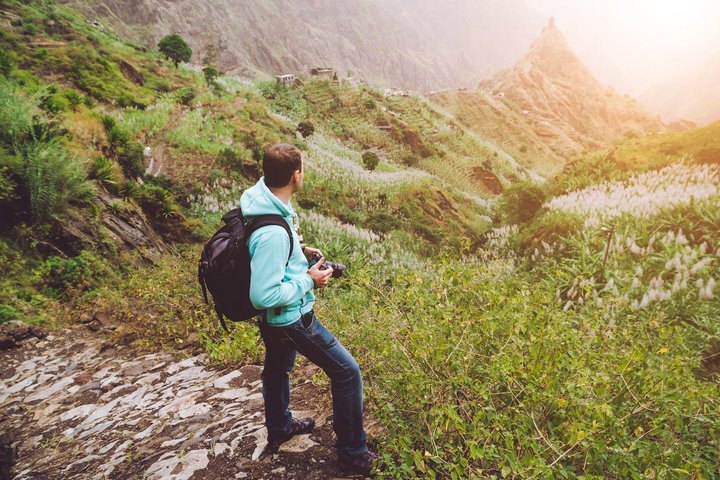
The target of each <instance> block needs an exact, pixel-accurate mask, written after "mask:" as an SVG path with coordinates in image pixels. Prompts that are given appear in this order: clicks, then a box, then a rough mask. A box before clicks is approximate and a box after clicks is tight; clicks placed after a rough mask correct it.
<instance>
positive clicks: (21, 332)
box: [8, 322, 30, 342]
mask: <svg viewBox="0 0 720 480" xmlns="http://www.w3.org/2000/svg"><path fill="white" fill-rule="evenodd" d="M9 327H10V328H9V329H8V333H9V334H10V335H12V336H13V337H14V338H15V341H16V342H19V341H20V340H24V339H26V338H28V337H29V336H30V327H29V326H27V325H25V324H24V323H22V322H17V323H15V322H13V324H10V325H9Z"/></svg>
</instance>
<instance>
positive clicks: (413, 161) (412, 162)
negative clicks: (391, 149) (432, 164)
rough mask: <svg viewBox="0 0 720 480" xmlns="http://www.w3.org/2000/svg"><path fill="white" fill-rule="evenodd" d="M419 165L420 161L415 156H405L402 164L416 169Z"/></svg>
mask: <svg viewBox="0 0 720 480" xmlns="http://www.w3.org/2000/svg"><path fill="white" fill-rule="evenodd" d="M418 163H420V159H418V158H417V157H416V156H415V155H405V156H404V157H403V159H402V164H403V165H405V166H406V167H415V166H417V164H418Z"/></svg>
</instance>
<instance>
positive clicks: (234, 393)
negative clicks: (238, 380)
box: [210, 388, 248, 400]
mask: <svg viewBox="0 0 720 480" xmlns="http://www.w3.org/2000/svg"><path fill="white" fill-rule="evenodd" d="M247 396H248V389H247V388H234V389H232V390H225V391H224V392H220V393H218V394H216V395H213V396H212V397H210V400H215V399H218V398H219V399H224V400H237V399H244V398H246V397H247Z"/></svg>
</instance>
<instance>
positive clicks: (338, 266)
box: [310, 253, 347, 278]
mask: <svg viewBox="0 0 720 480" xmlns="http://www.w3.org/2000/svg"><path fill="white" fill-rule="evenodd" d="M321 258H323V257H322V255H320V254H318V253H315V254H313V256H312V257H311V258H310V266H311V267H312V266H313V265H315V264H316V263H317V262H319V261H320V259H321ZM328 268H332V269H333V273H332V278H340V277H342V276H343V272H345V270H347V266H345V265H343V264H342V263H334V262H329V261H327V260H325V263H323V264H322V265H321V266H320V270H327V269H328Z"/></svg>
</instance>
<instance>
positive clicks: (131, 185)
mask: <svg viewBox="0 0 720 480" xmlns="http://www.w3.org/2000/svg"><path fill="white" fill-rule="evenodd" d="M118 194H119V195H120V196H121V197H122V198H123V200H139V199H140V187H139V186H138V185H137V183H135V182H131V181H125V182H123V183H122V184H121V185H120V187H119V188H118Z"/></svg>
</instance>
